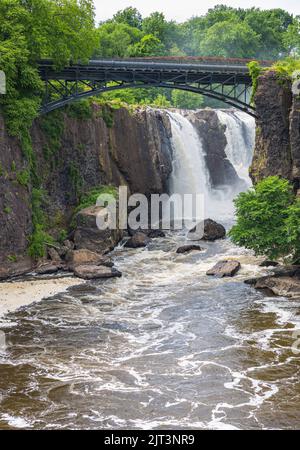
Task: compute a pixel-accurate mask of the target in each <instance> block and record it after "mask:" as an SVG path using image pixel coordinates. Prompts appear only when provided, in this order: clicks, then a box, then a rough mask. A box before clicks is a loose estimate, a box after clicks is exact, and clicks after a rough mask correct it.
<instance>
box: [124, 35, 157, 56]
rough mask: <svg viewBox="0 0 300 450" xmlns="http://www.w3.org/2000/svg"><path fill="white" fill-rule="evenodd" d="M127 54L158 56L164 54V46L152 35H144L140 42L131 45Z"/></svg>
mask: <svg viewBox="0 0 300 450" xmlns="http://www.w3.org/2000/svg"><path fill="white" fill-rule="evenodd" d="M128 52H129V55H130V56H160V55H163V54H164V46H163V44H162V43H161V41H160V40H159V39H158V38H157V37H155V36H153V34H146V36H143V37H142V39H141V40H140V42H138V43H137V44H134V45H132V46H131V47H130V48H129V50H128Z"/></svg>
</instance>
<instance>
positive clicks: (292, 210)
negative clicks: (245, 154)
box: [229, 176, 300, 262]
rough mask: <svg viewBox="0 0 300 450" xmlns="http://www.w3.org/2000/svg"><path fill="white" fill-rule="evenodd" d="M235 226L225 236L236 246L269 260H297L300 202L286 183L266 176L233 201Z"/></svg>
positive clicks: (299, 254) (299, 251)
mask: <svg viewBox="0 0 300 450" xmlns="http://www.w3.org/2000/svg"><path fill="white" fill-rule="evenodd" d="M235 206H236V213H237V223H236V225H234V226H233V227H232V229H231V230H230V232H229V235H230V237H231V239H232V241H233V242H234V243H236V244H238V245H241V246H244V247H246V248H249V249H252V250H254V252H255V254H256V255H266V256H267V257H268V258H270V259H277V258H279V257H288V259H289V260H291V261H293V262H295V261H298V260H299V259H300V243H299V238H300V202H299V200H295V198H294V195H293V189H292V186H291V185H290V183H289V182H288V181H287V180H284V179H281V178H279V177H277V176H273V177H268V178H265V179H264V180H262V181H261V182H259V183H258V184H257V185H256V186H254V188H252V189H250V190H249V191H248V192H243V193H241V194H239V196H238V197H237V199H236V200H235Z"/></svg>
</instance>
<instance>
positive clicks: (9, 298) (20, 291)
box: [0, 277, 84, 317]
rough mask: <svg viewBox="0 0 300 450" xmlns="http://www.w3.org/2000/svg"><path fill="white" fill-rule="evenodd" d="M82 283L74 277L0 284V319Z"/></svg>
mask: <svg viewBox="0 0 300 450" xmlns="http://www.w3.org/2000/svg"><path fill="white" fill-rule="evenodd" d="M82 283H84V281H83V280H79V279H78V278H75V277H64V278H56V279H49V280H45V279H43V280H41V279H40V280H22V281H10V282H3V283H0V317H1V316H3V315H4V314H7V313H8V312H12V311H16V310H17V309H19V308H20V307H22V306H27V305H30V304H32V303H36V302H39V301H41V300H43V299H44V298H48V297H52V296H54V295H56V294H62V293H64V292H65V291H66V290H67V289H68V288H69V287H71V286H76V285H78V284H82Z"/></svg>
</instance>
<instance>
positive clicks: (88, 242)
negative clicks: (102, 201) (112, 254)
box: [74, 205, 123, 254]
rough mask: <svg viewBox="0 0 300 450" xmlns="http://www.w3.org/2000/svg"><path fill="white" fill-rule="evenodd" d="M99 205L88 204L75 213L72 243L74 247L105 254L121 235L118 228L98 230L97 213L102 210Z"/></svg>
mask: <svg viewBox="0 0 300 450" xmlns="http://www.w3.org/2000/svg"><path fill="white" fill-rule="evenodd" d="M103 209H104V208H102V207H101V206H96V205H95V206H90V207H88V208H85V209H82V210H81V211H79V212H78V213H77V215H76V230H75V232H74V243H75V248H76V249H88V250H91V251H93V252H96V253H101V254H105V253H108V252H109V251H111V250H113V248H114V247H115V246H116V245H117V244H118V242H119V241H120V240H121V238H122V236H123V232H122V231H121V230H119V229H116V230H111V229H106V230H100V229H99V228H98V227H97V223H96V219H97V215H98V214H99V213H100V212H101V211H102V210H103Z"/></svg>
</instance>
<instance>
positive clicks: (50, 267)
mask: <svg viewBox="0 0 300 450" xmlns="http://www.w3.org/2000/svg"><path fill="white" fill-rule="evenodd" d="M62 268H63V266H62V265H61V264H55V263H54V262H50V263H47V264H43V265H41V266H39V267H37V268H36V269H35V272H36V273H37V274H38V275H47V274H51V273H56V272H58V271H59V270H60V269H62Z"/></svg>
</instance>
